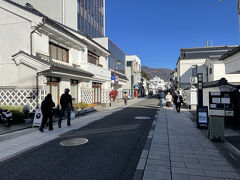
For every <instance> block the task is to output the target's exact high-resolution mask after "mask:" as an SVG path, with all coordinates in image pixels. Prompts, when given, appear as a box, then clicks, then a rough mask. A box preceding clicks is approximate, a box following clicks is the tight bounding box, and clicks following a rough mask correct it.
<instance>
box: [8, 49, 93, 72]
mask: <svg viewBox="0 0 240 180" xmlns="http://www.w3.org/2000/svg"><path fill="white" fill-rule="evenodd" d="M18 54H24V55H26V56H28V57H31V58H33V59H35V60H38V61H40V62H42V63H45V64H47V65H49V66H52V67H53V68H60V69H65V70H70V71H74V72H79V73H83V74H85V75H86V76H88V77H93V76H94V74H92V73H90V72H87V71H84V70H82V69H76V68H74V67H70V66H66V65H63V64H61V63H56V62H54V61H46V60H43V59H41V58H39V57H36V56H33V55H30V54H28V53H26V52H24V51H19V52H17V53H16V54H14V55H12V57H15V56H17V55H18Z"/></svg>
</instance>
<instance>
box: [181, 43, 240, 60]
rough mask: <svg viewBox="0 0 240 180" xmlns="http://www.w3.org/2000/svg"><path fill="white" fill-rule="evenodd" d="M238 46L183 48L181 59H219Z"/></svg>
mask: <svg viewBox="0 0 240 180" xmlns="http://www.w3.org/2000/svg"><path fill="white" fill-rule="evenodd" d="M236 47H237V46H214V47H200V48H183V49H181V50H180V57H179V59H205V58H212V59H219V58H220V57H221V56H223V55H224V54H226V53H228V52H229V51H230V50H232V49H235V48H236Z"/></svg>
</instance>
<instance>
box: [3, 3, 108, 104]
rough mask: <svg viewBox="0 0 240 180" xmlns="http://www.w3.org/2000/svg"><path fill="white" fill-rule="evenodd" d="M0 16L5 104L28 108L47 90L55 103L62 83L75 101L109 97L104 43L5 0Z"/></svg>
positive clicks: (98, 100) (106, 99) (61, 88)
mask: <svg viewBox="0 0 240 180" xmlns="http://www.w3.org/2000/svg"><path fill="white" fill-rule="evenodd" d="M0 19H1V26H0V34H1V41H0V72H1V77H4V78H2V79H1V81H0V95H1V96H2V97H3V100H4V103H5V104H8V105H24V104H29V105H31V107H33V108H34V107H36V105H37V104H39V103H40V102H41V100H42V99H43V98H44V96H45V95H46V94H47V93H52V94H53V99H54V101H55V103H56V104H59V97H60V95H61V94H62V93H63V92H64V89H65V88H70V89H71V92H70V93H71V95H72V96H73V98H74V99H75V101H76V102H86V103H108V102H109V95H108V94H109V91H110V89H111V87H110V78H111V71H110V70H108V61H107V57H108V56H109V55H110V53H109V51H108V50H107V49H106V48H104V47H102V46H101V45H99V44H97V43H96V42H95V41H93V40H91V39H88V38H86V37H84V36H83V35H81V34H79V33H78V32H77V31H75V30H73V29H70V28H68V27H66V26H63V25H62V24H60V23H57V22H55V21H53V20H52V19H50V18H48V17H47V16H44V15H43V14H41V13H40V12H38V11H37V10H36V9H34V8H31V7H24V6H20V5H18V4H16V3H14V2H11V1H5V0H2V1H0ZM37 94H39V95H37Z"/></svg>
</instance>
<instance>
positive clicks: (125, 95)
mask: <svg viewBox="0 0 240 180" xmlns="http://www.w3.org/2000/svg"><path fill="white" fill-rule="evenodd" d="M123 100H124V104H125V106H126V105H127V101H128V93H127V92H126V91H125V92H124V95H123Z"/></svg>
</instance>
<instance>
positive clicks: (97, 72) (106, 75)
mask: <svg viewBox="0 0 240 180" xmlns="http://www.w3.org/2000/svg"><path fill="white" fill-rule="evenodd" d="M87 71H88V72H90V73H92V74H94V78H97V79H101V80H106V81H110V79H111V71H110V70H108V69H105V68H102V67H100V66H97V65H95V64H91V63H88V65H87Z"/></svg>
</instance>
